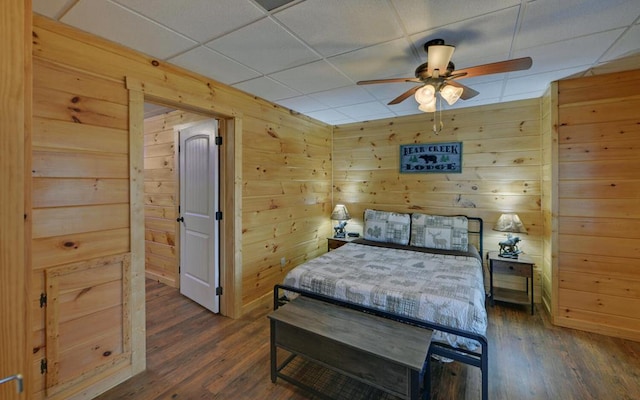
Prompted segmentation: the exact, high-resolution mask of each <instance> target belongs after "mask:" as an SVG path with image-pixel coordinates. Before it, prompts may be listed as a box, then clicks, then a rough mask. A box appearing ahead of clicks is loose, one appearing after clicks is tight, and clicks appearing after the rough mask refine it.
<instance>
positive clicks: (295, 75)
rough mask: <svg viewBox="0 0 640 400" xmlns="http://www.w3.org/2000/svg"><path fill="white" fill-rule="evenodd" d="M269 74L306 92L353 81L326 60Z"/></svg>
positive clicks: (318, 90)
mask: <svg viewBox="0 0 640 400" xmlns="http://www.w3.org/2000/svg"><path fill="white" fill-rule="evenodd" d="M269 76H270V77H272V78H273V79H275V80H277V81H279V82H282V83H283V84H285V85H287V86H289V87H292V88H294V89H296V90H298V91H300V92H302V93H305V94H308V93H314V92H320V91H323V90H328V89H334V88H337V87H341V86H345V85H349V84H352V83H353V82H351V81H350V80H349V79H348V78H347V77H345V76H344V75H342V74H341V73H340V72H339V71H338V70H337V69H335V68H334V67H333V66H332V65H331V64H329V63H327V62H326V61H324V60H322V61H316V62H313V63H310V64H306V65H302V66H299V67H296V68H291V69H288V70H285V71H281V72H276V73H274V74H271V75H269Z"/></svg>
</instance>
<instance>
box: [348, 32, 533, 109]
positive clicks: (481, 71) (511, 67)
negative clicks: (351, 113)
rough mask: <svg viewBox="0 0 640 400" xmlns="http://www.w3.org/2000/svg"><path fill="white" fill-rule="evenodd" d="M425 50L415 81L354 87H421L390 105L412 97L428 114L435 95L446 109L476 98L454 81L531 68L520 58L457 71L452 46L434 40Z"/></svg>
mask: <svg viewBox="0 0 640 400" xmlns="http://www.w3.org/2000/svg"><path fill="white" fill-rule="evenodd" d="M424 50H425V52H426V53H427V62H425V63H424V64H421V65H420V66H418V68H416V72H415V78H392V79H373V80H367V81H359V82H357V84H358V85H370V84H375V83H394V82H417V83H420V84H421V85H419V86H415V87H413V88H411V89H409V90H407V91H406V92H404V93H402V94H401V95H400V96H398V97H396V98H395V99H393V100H391V101H390V102H389V105H392V104H398V103H400V102H402V101H404V100H406V99H407V98H409V97H410V96H411V95H414V96H415V98H416V101H418V103H419V104H420V106H419V107H418V108H419V109H420V110H421V111H424V112H431V111H436V93H439V94H440V96H441V97H442V98H443V99H444V100H445V101H446V102H447V103H449V105H452V104H454V103H455V102H456V101H458V99H462V100H468V99H470V98H472V97H475V96H477V95H478V94H479V92H477V91H476V90H473V89H471V88H470V87H468V86H465V85H463V84H461V83H458V82H456V81H455V79H462V78H472V77H475V76H480V75H489V74H498V73H503V72H512V71H521V70H526V69H529V68H531V64H532V60H531V57H522V58H516V59H513V60H506V61H499V62H495V63H490V64H483V65H477V66H475V67H469V68H464V69H460V70H456V69H455V66H454V64H453V63H452V62H451V56H452V55H453V51H454V50H455V46H452V45H448V44H445V43H444V40H443V39H433V40H429V41H428V42H427V43H425V44H424Z"/></svg>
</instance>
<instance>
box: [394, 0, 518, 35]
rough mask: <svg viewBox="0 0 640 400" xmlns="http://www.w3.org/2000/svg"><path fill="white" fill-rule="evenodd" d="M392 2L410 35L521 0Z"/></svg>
mask: <svg viewBox="0 0 640 400" xmlns="http://www.w3.org/2000/svg"><path fill="white" fill-rule="evenodd" d="M392 2H393V5H394V6H395V8H396V10H398V14H399V15H400V19H401V20H402V23H403V25H404V27H405V29H406V30H407V32H408V33H409V34H410V35H412V34H414V33H418V32H423V31H427V30H431V29H433V28H437V27H442V26H444V25H448V24H452V23H454V22H459V21H463V20H465V19H469V18H473V17H476V16H478V15H483V14H488V13H491V12H493V11H497V10H501V9H503V8H507V7H511V6H516V5H519V4H520V0H509V1H505V0H483V1H469V0H448V1H424V0H392ZM445 40H446V38H445Z"/></svg>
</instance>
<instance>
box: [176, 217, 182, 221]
mask: <svg viewBox="0 0 640 400" xmlns="http://www.w3.org/2000/svg"><path fill="white" fill-rule="evenodd" d="M176 221H177V222H184V218H183V217H178V218H176Z"/></svg>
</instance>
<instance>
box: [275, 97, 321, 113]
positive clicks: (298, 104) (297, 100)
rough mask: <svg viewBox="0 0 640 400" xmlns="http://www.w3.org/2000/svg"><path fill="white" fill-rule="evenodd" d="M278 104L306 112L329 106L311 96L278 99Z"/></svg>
mask: <svg viewBox="0 0 640 400" xmlns="http://www.w3.org/2000/svg"><path fill="white" fill-rule="evenodd" d="M278 104H280V105H281V106H283V107H287V108H290V109H292V110H294V111H297V112H300V113H304V114H307V113H310V112H313V111H320V110H326V109H327V108H329V107H328V106H327V105H326V104H322V103H320V102H319V101H318V100H316V99H313V98H311V97H309V96H296V97H291V98H288V99H283V100H278Z"/></svg>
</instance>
